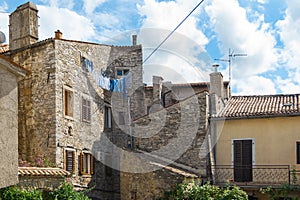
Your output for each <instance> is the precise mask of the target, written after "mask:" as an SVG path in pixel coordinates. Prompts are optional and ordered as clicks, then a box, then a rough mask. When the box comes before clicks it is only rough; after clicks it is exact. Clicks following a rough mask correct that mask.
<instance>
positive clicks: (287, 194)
mask: <svg viewBox="0 0 300 200" xmlns="http://www.w3.org/2000/svg"><path fill="white" fill-rule="evenodd" d="M260 192H261V193H262V194H267V195H269V198H270V200H276V199H278V198H284V199H289V200H298V199H299V198H298V197H293V196H292V195H291V194H292V193H293V192H296V193H299V192H300V187H299V186H297V185H289V184H283V185H281V186H280V187H278V188H272V187H271V186H269V187H267V188H265V189H262V188H261V189H260Z"/></svg>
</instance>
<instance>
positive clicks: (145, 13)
mask: <svg viewBox="0 0 300 200" xmlns="http://www.w3.org/2000/svg"><path fill="white" fill-rule="evenodd" d="M197 3H198V2H197V1H195V0H193V1H183V0H178V1H169V2H157V1H155V0H145V1H144V5H139V4H138V5H137V9H138V12H139V14H140V15H141V16H142V17H144V20H143V26H142V27H143V28H160V29H167V30H173V29H174V28H175V27H176V26H177V25H178V24H179V23H180V22H181V21H182V20H183V19H184V18H185V17H186V16H187V15H188V13H190V11H191V10H192V9H193V8H194V7H195V6H196V5H197ZM199 10H200V8H198V9H197V10H196V11H195V13H193V15H191V16H190V17H189V18H188V19H187V20H186V21H185V22H184V23H183V24H182V25H181V26H180V27H179V28H178V30H177V32H178V33H181V34H183V35H185V36H186V37H189V38H191V39H192V40H194V41H195V42H196V43H197V44H199V45H200V46H204V45H206V44H207V43H208V39H207V37H206V36H205V35H204V34H203V32H202V31H200V30H199V29H198V28H197V26H198V25H197V23H198V19H197V18H196V17H195V15H196V14H199Z"/></svg>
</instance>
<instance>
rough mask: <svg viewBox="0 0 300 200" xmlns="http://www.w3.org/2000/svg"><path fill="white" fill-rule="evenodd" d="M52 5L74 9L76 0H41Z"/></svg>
mask: <svg viewBox="0 0 300 200" xmlns="http://www.w3.org/2000/svg"><path fill="white" fill-rule="evenodd" d="M39 1H41V2H43V3H44V4H46V5H49V6H50V7H57V8H58V7H60V8H68V9H72V8H73V7H74V0H39Z"/></svg>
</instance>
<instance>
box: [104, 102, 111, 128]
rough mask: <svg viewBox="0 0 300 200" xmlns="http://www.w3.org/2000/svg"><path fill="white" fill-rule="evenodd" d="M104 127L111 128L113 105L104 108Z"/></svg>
mask: <svg viewBox="0 0 300 200" xmlns="http://www.w3.org/2000/svg"><path fill="white" fill-rule="evenodd" d="M104 128H111V107H108V106H105V108H104Z"/></svg>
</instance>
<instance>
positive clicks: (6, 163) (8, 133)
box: [0, 63, 18, 188]
mask: <svg viewBox="0 0 300 200" xmlns="http://www.w3.org/2000/svg"><path fill="white" fill-rule="evenodd" d="M0 116H1V117H0V147H1V148H0V160H1V163H0V170H1V176H0V188H2V187H7V186H9V185H14V184H16V183H17V182H18V121H17V116H18V79H17V77H16V75H14V74H13V73H11V72H9V71H7V70H6V69H5V68H3V66H2V65H1V63H0Z"/></svg>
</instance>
